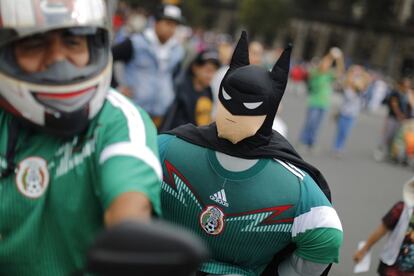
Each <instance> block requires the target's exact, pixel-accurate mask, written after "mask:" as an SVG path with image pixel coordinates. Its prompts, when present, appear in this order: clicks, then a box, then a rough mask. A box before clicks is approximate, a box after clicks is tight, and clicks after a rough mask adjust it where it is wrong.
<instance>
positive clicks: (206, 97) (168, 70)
mask: <svg viewBox="0 0 414 276" xmlns="http://www.w3.org/2000/svg"><path fill="white" fill-rule="evenodd" d="M114 11H115V12H114V16H113V22H112V23H113V30H114V37H113V49H112V50H113V56H114V62H115V67H114V68H115V70H114V76H113V80H112V86H113V87H114V88H116V89H118V90H119V91H120V92H122V93H123V94H124V95H126V96H128V97H129V98H131V99H132V101H133V102H135V103H136V104H139V105H140V106H141V107H143V108H144V109H145V110H146V111H147V112H148V113H149V114H150V116H151V118H152V119H153V121H154V123H155V124H156V126H157V127H158V130H159V131H167V130H170V129H172V128H174V127H177V126H179V125H182V124H186V123H193V124H195V125H198V126H201V125H207V124H209V123H211V122H213V121H214V115H215V103H216V102H217V95H218V91H219V89H220V82H221V79H222V78H223V76H224V74H225V72H226V71H227V68H228V67H227V66H228V64H229V62H230V60H229V59H230V58H231V55H232V51H233V47H234V43H235V38H237V37H238V34H239V31H240V30H235V31H234V33H222V32H219V31H213V30H210V29H205V28H204V29H203V28H200V27H195V26H191V25H190V24H189V23H188V22H187V21H186V14H183V11H182V9H181V7H180V6H177V5H172V4H164V5H162V6H158V7H157V8H153V9H148V7H146V6H145V5H140V4H137V3H128V2H125V1H118V2H117V5H116V7H115V9H114ZM287 43H288V42H286V43H280V41H279V42H277V43H269V39H266V38H265V37H263V36H258V38H256V37H255V36H253V37H252V36H251V37H250V49H249V53H250V56H249V58H250V63H251V64H255V65H258V66H263V67H265V68H269V66H271V65H272V64H273V63H274V61H275V60H276V59H277V58H278V57H279V55H280V53H281V52H282V50H283V48H284V47H285V46H287ZM284 44H286V45H284ZM340 46H341V45H339V44H338V45H327V46H326V49H325V52H324V53H323V54H322V55H321V56H312V57H309V58H308V59H305V58H304V57H302V58H298V57H296V58H294V59H293V61H292V64H291V71H290V81H289V84H288V87H287V91H286V93H288V94H293V95H295V96H297V97H301V98H305V97H307V103H308V104H307V111H306V117H305V118H298V119H300V120H303V128H302V131H301V133H300V136H299V137H289V135H288V126H287V125H286V124H285V122H284V121H283V119H282V118H283V107H282V108H281V114H280V115H278V116H276V119H275V122H274V129H275V130H277V131H278V132H280V133H281V134H282V135H284V136H286V137H288V139H289V140H290V141H291V143H292V144H294V145H296V148H297V150H298V151H299V152H300V151H309V152H313V151H317V150H318V133H319V132H320V129H321V128H322V127H323V125H324V123H323V122H324V120H325V118H326V117H327V116H329V115H328V114H333V115H332V116H333V117H334V120H335V122H336V125H337V133H336V135H335V138H334V141H333V142H332V154H333V156H335V157H337V158H341V157H342V156H343V153H344V151H345V150H346V142H347V140H348V138H349V136H350V135H352V129H353V126H354V124H355V122H356V121H357V118H358V115H359V114H360V113H361V112H367V113H372V114H376V116H377V117H378V120H383V121H384V123H383V124H384V127H383V132H382V135H381V137H375V136H378V135H379V134H372V135H373V137H372V139H373V141H377V144H378V145H377V149H376V150H375V152H374V154H373V155H374V158H375V159H376V160H377V161H383V160H388V161H392V162H396V163H400V164H403V165H409V166H411V167H414V108H413V107H414V89H413V88H414V86H413V83H412V76H411V72H410V71H409V70H405V71H402V72H401V74H398V76H391V75H390V74H387V73H386V70H381V69H378V68H375V67H373V66H369V65H366V64H359V63H356V62H353V60H352V59H351V58H349V57H348V56H347V51H344V49H341V48H340ZM294 47H295V45H294ZM294 57H295V56H294ZM333 97H336V98H341V103H340V104H339V105H338V104H336V105H334V106H333V104H332V98H333Z"/></svg>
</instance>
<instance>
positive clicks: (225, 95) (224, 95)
mask: <svg viewBox="0 0 414 276" xmlns="http://www.w3.org/2000/svg"><path fill="white" fill-rule="evenodd" d="M222 92H223V98H224V99H225V100H226V101H228V100H231V96H230V95H229V94H227V92H226V91H225V90H224V88H223V90H222Z"/></svg>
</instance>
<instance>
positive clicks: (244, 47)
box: [229, 31, 250, 71]
mask: <svg viewBox="0 0 414 276" xmlns="http://www.w3.org/2000/svg"><path fill="white" fill-rule="evenodd" d="M249 64H250V62H249V45H248V42H247V33H246V31H243V32H242V33H241V36H240V39H239V42H237V45H236V48H235V49H234V53H233V56H232V57H231V62H230V70H229V71H231V70H234V69H237V68H239V67H242V66H246V65H249Z"/></svg>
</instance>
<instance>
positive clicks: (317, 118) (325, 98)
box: [299, 48, 344, 150]
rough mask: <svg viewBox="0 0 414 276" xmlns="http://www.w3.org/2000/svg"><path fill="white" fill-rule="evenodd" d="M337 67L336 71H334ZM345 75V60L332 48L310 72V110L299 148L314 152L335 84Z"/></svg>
mask: <svg viewBox="0 0 414 276" xmlns="http://www.w3.org/2000/svg"><path fill="white" fill-rule="evenodd" d="M334 66H335V67H336V68H335V69H336V70H335V71H333V70H332V68H333V67H334ZM343 73H344V60H343V55H342V51H341V50H340V49H339V48H331V49H330V51H329V53H328V54H327V55H325V56H324V57H323V58H322V60H321V61H320V63H319V65H318V67H317V68H315V69H313V70H311V71H310V74H309V80H308V89H309V96H308V109H307V112H306V118H305V123H304V126H303V128H302V131H301V134H300V137H299V146H301V145H302V146H305V147H307V148H308V149H310V150H312V149H314V147H315V144H316V139H317V136H318V132H319V129H320V127H321V125H322V122H323V119H324V118H325V115H326V113H327V110H328V109H329V107H330V105H331V95H332V93H333V83H334V81H335V80H336V79H339V78H341V77H342V75H343Z"/></svg>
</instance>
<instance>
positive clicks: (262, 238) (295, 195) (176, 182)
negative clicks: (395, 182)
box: [158, 135, 343, 276]
mask: <svg viewBox="0 0 414 276" xmlns="http://www.w3.org/2000/svg"><path fill="white" fill-rule="evenodd" d="M158 143H159V148H160V159H161V163H162V167H163V174H164V180H163V183H162V190H161V208H162V216H163V217H164V218H165V219H167V220H169V221H171V222H173V223H176V224H179V225H182V226H185V227H187V228H189V229H191V230H192V231H194V232H195V233H196V234H197V235H198V236H200V237H201V238H202V239H203V240H204V241H205V242H206V243H207V244H208V247H209V249H210V250H211V252H212V258H211V259H210V260H209V261H207V262H206V263H204V264H203V265H202V266H201V267H200V270H201V271H203V272H206V273H210V274H219V275H222V274H240V275H249V276H250V275H259V274H260V273H261V272H262V271H263V270H264V268H265V267H266V265H267V264H269V262H270V261H271V259H272V257H273V256H274V255H275V254H276V253H277V252H279V251H280V250H281V249H283V248H284V247H285V246H286V245H288V244H289V243H291V242H294V243H295V244H296V246H297V249H296V250H295V252H294V255H295V256H296V257H298V258H300V259H301V260H304V261H308V262H310V263H316V264H324V265H323V266H322V267H323V268H325V267H326V264H329V263H332V262H338V258H339V248H340V245H341V244H342V238H343V233H342V227H341V223H340V220H339V218H338V216H337V213H336V211H335V210H334V209H333V208H332V206H331V204H330V202H329V201H328V199H327V198H326V196H325V195H324V194H323V192H322V191H321V190H320V188H319V187H318V185H317V184H316V183H315V182H314V180H313V179H312V178H311V177H310V176H309V175H308V174H306V173H305V172H304V171H302V170H300V169H298V168H297V167H295V166H293V165H291V164H288V163H286V162H283V161H281V160H273V159H259V160H246V159H240V158H235V157H231V156H229V155H225V154H223V153H219V152H215V151H213V150H210V149H207V148H203V147H200V146H197V145H194V144H191V143H188V142H186V141H184V140H182V139H179V138H177V137H175V136H171V135H160V136H159V138H158ZM237 160H241V161H243V162H237ZM307 275H308V274H307Z"/></svg>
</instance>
